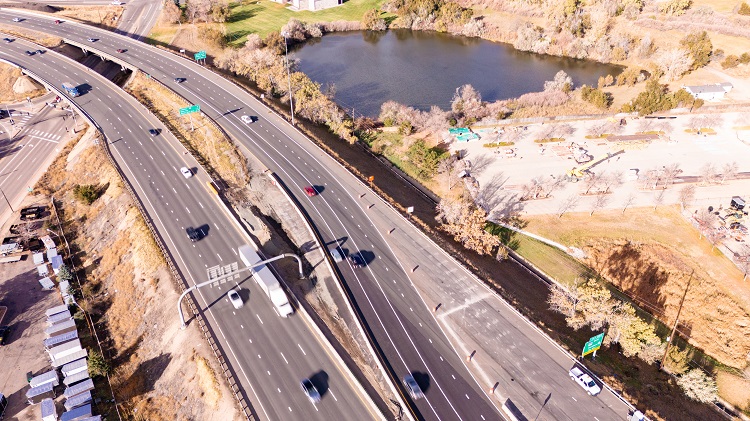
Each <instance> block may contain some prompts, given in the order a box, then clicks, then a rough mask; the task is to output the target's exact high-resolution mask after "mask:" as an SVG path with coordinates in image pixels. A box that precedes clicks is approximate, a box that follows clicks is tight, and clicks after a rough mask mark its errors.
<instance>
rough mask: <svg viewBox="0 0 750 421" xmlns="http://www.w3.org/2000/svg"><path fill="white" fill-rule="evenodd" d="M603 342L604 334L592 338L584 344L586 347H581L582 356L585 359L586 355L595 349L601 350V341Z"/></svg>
mask: <svg viewBox="0 0 750 421" xmlns="http://www.w3.org/2000/svg"><path fill="white" fill-rule="evenodd" d="M603 340H604V334H603V333H600V334H598V335H596V336H594V337H593V338H591V339H589V341H588V342H586V345H584V346H583V356H584V357H585V356H586V354H590V353H592V352H594V351H596V350H597V349H599V348H601V346H602V341H603Z"/></svg>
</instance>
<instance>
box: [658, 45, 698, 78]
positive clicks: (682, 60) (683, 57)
mask: <svg viewBox="0 0 750 421" xmlns="http://www.w3.org/2000/svg"><path fill="white" fill-rule="evenodd" d="M655 62H656V64H657V65H658V66H659V68H660V69H661V70H662V71H663V72H664V77H665V79H666V80H667V82H671V81H673V80H677V79H679V78H680V77H681V76H682V75H683V74H685V72H687V71H688V70H689V69H690V65H692V64H693V59H692V58H691V56H690V53H688V52H687V51H686V50H684V49H682V48H675V49H670V50H664V51H662V52H661V53H660V54H659V55H658V56H657V57H656V60H655Z"/></svg>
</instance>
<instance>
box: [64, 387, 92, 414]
mask: <svg viewBox="0 0 750 421" xmlns="http://www.w3.org/2000/svg"><path fill="white" fill-rule="evenodd" d="M89 402H91V391H86V392H83V393H79V394H77V395H75V396H71V397H69V398H68V399H67V400H66V401H65V410H66V411H70V410H71V409H73V408H75V407H77V406H81V405H83V404H87V403H89Z"/></svg>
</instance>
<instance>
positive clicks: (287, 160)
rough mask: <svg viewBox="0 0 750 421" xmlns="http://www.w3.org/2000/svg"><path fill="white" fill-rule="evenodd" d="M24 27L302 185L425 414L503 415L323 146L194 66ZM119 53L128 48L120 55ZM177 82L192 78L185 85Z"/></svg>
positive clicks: (137, 46) (42, 23) (103, 36)
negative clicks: (128, 81)
mask: <svg viewBox="0 0 750 421" xmlns="http://www.w3.org/2000/svg"><path fill="white" fill-rule="evenodd" d="M6 16H11V15H10V14H8V13H7V12H0V18H3V17H6ZM21 24H22V26H28V27H30V28H32V29H36V30H40V31H48V32H51V33H53V34H55V35H58V36H61V37H65V38H69V39H72V40H75V41H77V42H82V43H84V44H86V45H88V46H89V47H90V48H92V49H94V48H95V49H101V50H102V51H104V52H106V53H108V54H112V55H117V56H118V57H119V58H120V59H122V60H125V61H127V62H129V63H132V64H133V65H135V66H138V67H139V68H141V69H143V70H144V71H146V72H147V73H149V74H150V75H151V76H152V77H154V78H157V79H159V80H160V81H162V82H163V83H165V84H167V85H168V86H170V87H171V88H172V89H174V90H175V91H177V92H178V93H179V94H181V95H183V96H185V97H186V98H188V100H190V101H192V102H194V103H197V104H200V105H201V109H202V111H203V112H204V113H206V114H207V115H208V116H209V117H211V118H214V119H215V120H216V121H217V122H218V123H219V124H221V125H222V127H223V128H224V129H225V130H226V131H227V132H228V133H229V134H230V135H231V136H232V137H233V138H234V139H237V140H239V141H240V142H241V143H242V144H243V145H245V146H246V147H248V148H249V149H250V150H251V152H252V153H254V154H255V155H256V156H258V158H259V159H260V160H261V161H262V162H263V163H264V164H265V165H267V166H268V167H269V168H271V169H272V170H274V171H276V172H277V173H278V174H279V176H280V177H282V179H283V180H284V181H285V182H286V183H288V184H289V185H290V186H293V188H294V189H295V191H296V192H297V197H298V199H300V200H302V201H303V203H305V207H306V209H307V210H308V212H309V213H310V214H311V216H312V217H313V220H314V222H315V223H316V225H317V227H318V229H319V230H320V232H321V234H322V236H323V238H324V240H325V241H326V242H328V243H330V244H334V243H337V244H339V245H340V246H341V247H342V248H344V249H346V251H347V252H348V253H349V254H357V253H359V254H360V255H361V256H362V257H363V258H364V259H365V260H366V263H367V264H366V265H365V267H364V268H361V269H360V270H357V271H353V270H352V267H351V266H350V265H349V264H341V265H339V268H340V269H341V270H342V273H343V275H344V277H345V278H346V280H347V282H348V284H349V287H350V288H351V290H352V292H353V294H354V297H355V299H356V302H357V304H358V306H359V308H360V310H361V311H362V313H363V314H364V316H365V318H366V320H367V322H368V325H369V327H370V329H371V330H372V332H373V334H374V336H375V338H376V340H377V342H378V344H379V346H380V347H381V349H382V350H383V352H384V355H385V356H386V358H387V360H388V362H389V364H390V365H391V367H392V368H393V371H394V372H395V373H396V375H397V376H398V377H399V378H401V377H403V376H405V375H406V374H409V373H411V374H413V375H414V377H415V378H416V379H417V381H418V383H419V384H420V386H421V387H422V388H423V389H424V391H425V396H426V397H425V399H420V400H417V401H415V402H414V403H415V404H416V407H417V408H418V412H419V413H420V414H421V417H423V418H425V419H435V420H437V419H479V420H481V419H498V418H499V417H500V415H499V412H498V411H497V409H496V408H495V407H494V406H493V404H492V403H491V402H490V401H489V398H488V397H487V396H486V394H485V393H484V391H483V390H482V389H481V388H480V387H479V386H478V385H477V383H476V382H475V381H474V379H473V377H472V376H471V374H470V373H469V372H468V370H467V369H466V367H465V366H464V363H463V361H462V359H461V358H460V357H459V356H458V355H457V354H456V352H455V351H454V350H453V348H452V346H451V345H450V342H449V341H448V340H447V338H446V337H445V335H444V334H443V333H442V331H441V330H440V328H439V326H438V325H437V322H436V321H435V320H434V318H433V316H432V314H431V313H430V311H429V309H427V308H426V306H425V305H424V303H423V301H422V299H421V297H420V296H419V294H418V293H417V292H416V290H415V289H414V288H413V286H412V285H411V283H410V280H409V278H408V276H407V269H405V268H403V267H401V266H400V263H399V261H398V259H397V256H396V255H395V254H394V253H393V252H392V251H391V249H390V246H389V244H388V242H387V241H386V238H385V237H384V236H383V234H382V231H379V230H378V229H377V228H376V227H375V226H374V225H373V224H372V223H371V222H370V221H369V220H368V217H367V215H366V212H365V209H364V208H363V207H361V206H360V204H359V203H358V201H357V200H356V198H355V197H354V196H352V195H351V194H349V193H348V191H349V190H350V189H351V188H353V187H354V186H356V185H357V184H356V183H357V182H356V180H354V179H353V178H351V177H348V176H342V175H340V174H336V173H334V172H333V171H335V168H331V165H332V164H331V161H330V160H329V159H328V158H327V157H325V156H324V154H323V153H322V152H321V151H320V150H319V149H318V148H317V147H315V146H314V145H312V144H311V143H310V142H309V141H308V140H307V139H305V138H304V137H303V136H301V135H300V134H299V133H297V132H296V131H295V130H294V129H293V128H292V127H290V126H288V125H286V124H285V123H284V122H283V121H281V120H280V119H278V118H277V117H275V116H274V115H272V114H269V113H268V112H267V111H266V110H265V109H264V108H263V107H262V106H261V105H260V104H259V103H258V102H257V101H256V100H255V99H254V98H252V97H251V96H250V95H249V94H246V93H244V92H243V91H241V90H240V89H238V88H236V87H234V85H232V84H231V83H229V82H227V81H225V80H223V79H219V78H216V76H215V75H214V74H213V73H210V72H208V71H206V70H205V69H202V68H200V67H198V66H196V65H194V64H192V63H189V62H187V61H184V60H178V59H175V58H173V57H171V55H170V54H166V53H163V52H159V51H158V50H155V49H152V48H150V47H147V46H145V45H143V44H141V43H137V42H135V41H133V40H130V39H126V38H123V37H120V36H117V35H114V34H111V33H107V32H105V31H98V30H97V31H95V32H92V29H89V28H83V27H81V26H79V25H73V24H66V23H65V22H64V23H63V24H61V25H54V24H53V23H52V22H51V21H50V20H48V19H39V18H32V17H30V18H28V19H27V20H25V21H23V22H21ZM92 33H95V34H96V38H98V40H97V41H95V42H93V43H90V42H88V41H87V39H88V38H89V37H92V36H93V35H91V34H92ZM118 48H123V49H126V50H127V52H126V53H125V54H117V53H116V52H115V50H116V49H118ZM177 77H180V78H185V79H186V80H185V82H183V83H176V82H174V78H177ZM76 83H80V81H77V82H76ZM248 104H252V106H251V105H248ZM245 114H247V115H252V116H256V117H258V118H259V120H258V121H257V122H255V123H252V124H250V125H246V124H244V123H242V121H241V116H242V115H245ZM307 185H314V186H316V187H318V188H319V190H320V191H321V193H320V195H319V196H318V197H315V198H307V196H306V195H304V193H302V190H301V189H302V187H304V186H307Z"/></svg>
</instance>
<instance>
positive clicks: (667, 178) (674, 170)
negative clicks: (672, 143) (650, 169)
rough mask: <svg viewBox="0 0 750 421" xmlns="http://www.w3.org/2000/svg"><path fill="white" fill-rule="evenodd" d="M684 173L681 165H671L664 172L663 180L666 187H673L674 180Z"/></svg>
mask: <svg viewBox="0 0 750 421" xmlns="http://www.w3.org/2000/svg"><path fill="white" fill-rule="evenodd" d="M681 173H682V170H681V169H680V164H669V165H667V166H665V167H664V168H663V170H662V180H663V181H664V187H668V186H671V185H672V183H673V182H674V179H675V178H676V177H677V176H678V175H679V174H681Z"/></svg>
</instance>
